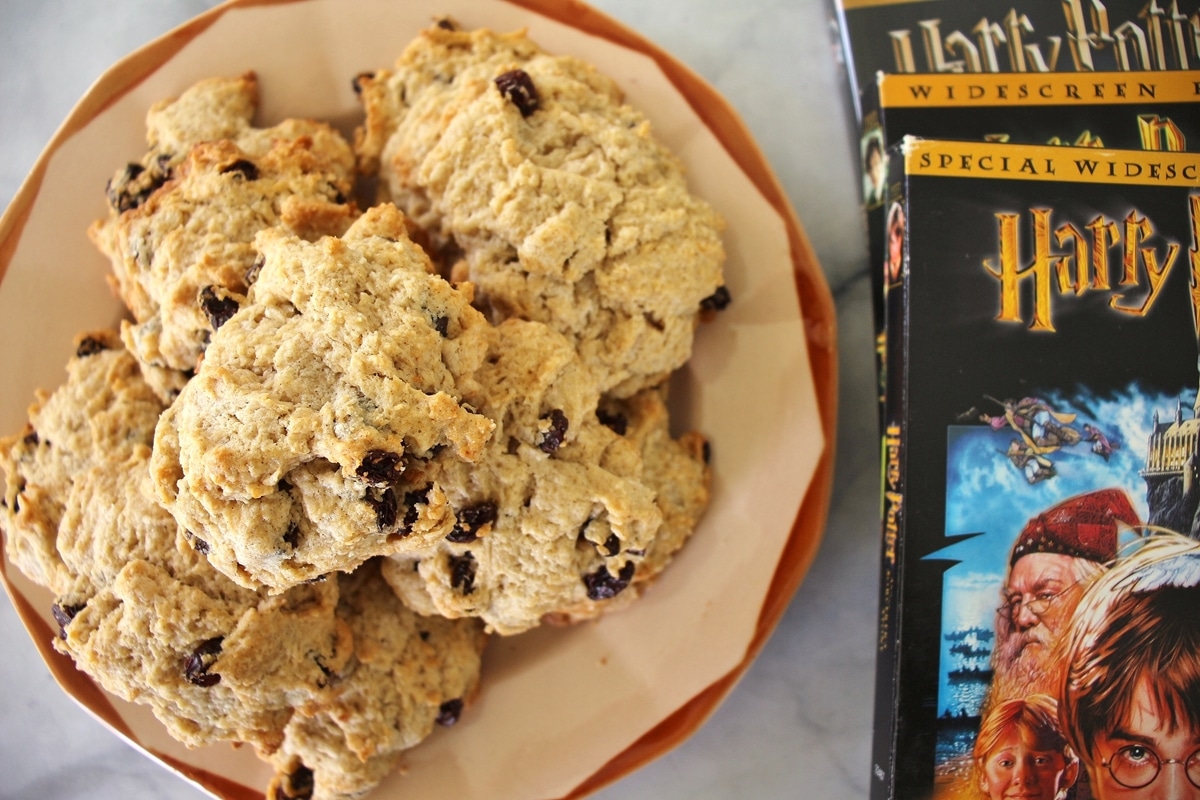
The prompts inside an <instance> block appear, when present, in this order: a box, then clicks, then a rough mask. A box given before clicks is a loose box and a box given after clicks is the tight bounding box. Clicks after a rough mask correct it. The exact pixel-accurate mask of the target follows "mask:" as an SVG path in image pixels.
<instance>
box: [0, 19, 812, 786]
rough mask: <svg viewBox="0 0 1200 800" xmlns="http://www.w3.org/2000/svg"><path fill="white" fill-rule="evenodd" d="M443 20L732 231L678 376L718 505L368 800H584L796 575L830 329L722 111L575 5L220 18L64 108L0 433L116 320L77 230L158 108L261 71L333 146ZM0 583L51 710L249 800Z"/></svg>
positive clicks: (486, 687) (123, 67) (738, 644)
mask: <svg viewBox="0 0 1200 800" xmlns="http://www.w3.org/2000/svg"><path fill="white" fill-rule="evenodd" d="M444 15H449V16H451V17H453V18H454V19H456V20H457V21H458V22H459V23H460V24H462V25H463V26H464V27H468V28H473V27H490V28H493V29H495V30H513V29H517V28H522V27H525V28H528V30H529V33H530V35H531V36H532V37H533V38H534V39H535V40H536V41H538V42H539V43H540V44H541V45H542V46H543V47H544V48H546V49H548V50H550V51H552V52H561V53H570V54H573V55H576V56H579V57H582V58H584V59H585V60H588V61H591V62H592V63H594V64H596V65H597V66H598V67H599V68H600V69H601V70H602V71H604V72H606V73H608V74H609V75H611V76H613V77H614V78H616V80H617V81H618V82H619V83H620V84H621V86H622V87H624V89H625V91H626V93H627V98H628V101H629V102H630V103H631V104H633V105H634V106H636V107H638V108H640V109H642V110H644V111H645V112H646V113H647V114H648V116H649V117H650V119H651V121H652V123H653V125H654V127H655V129H656V130H657V133H658V135H659V136H661V137H662V138H663V139H664V140H665V141H666V142H667V143H668V145H669V146H670V147H671V148H672V149H674V151H675V152H676V153H678V154H679V155H680V156H681V157H682V158H683V160H684V162H685V163H686V165H687V167H688V174H689V179H690V182H691V185H692V188H693V190H694V191H696V192H697V193H698V194H700V195H701V196H703V197H705V198H706V199H707V200H709V201H710V202H712V203H713V204H714V205H715V206H716V207H717V209H718V210H719V211H720V212H721V213H722V214H723V215H724V216H725V218H726V219H727V221H728V230H727V233H726V247H727V249H728V252H729V261H728V264H727V267H726V270H727V276H728V285H729V287H730V289H731V291H732V294H733V298H734V302H733V304H732V305H731V306H730V308H729V309H728V310H726V311H725V312H724V313H722V314H721V315H720V317H719V319H718V320H717V321H716V322H715V323H713V324H710V325H706V326H703V327H702V328H701V330H700V331H699V334H698V339H697V344H696V355H695V357H694V359H693V360H692V362H691V363H690V364H689V365H688V366H687V367H686V368H685V369H684V370H683V371H682V372H681V373H680V374H679V375H678V376H677V378H676V385H677V390H676V391H677V393H676V399H677V401H679V402H678V405H679V408H678V411H677V413H679V414H680V415H681V419H679V420H678V423H679V425H680V427H682V426H689V427H694V428H696V429H698V430H700V431H702V432H704V433H705V434H707V435H708V436H709V437H710V439H711V442H712V447H713V453H714V461H713V463H714V468H715V483H714V495H713V503H712V506H711V509H710V510H709V512H708V514H707V516H706V517H705V519H704V521H703V523H702V524H701V526H700V529H699V530H698V532H697V534H696V536H695V537H694V539H693V540H692V541H691V542H690V543H689V544H688V546H687V547H686V548H685V550H684V551H683V552H682V553H681V554H680V556H679V557H678V559H677V560H676V562H675V563H674V564H673V565H672V566H671V567H670V568H669V569H668V570H667V572H666V573H665V574H664V575H663V577H662V578H661V579H660V580H659V582H658V583H657V584H656V585H655V586H654V587H652V589H651V590H650V591H649V592H648V593H647V595H646V596H645V597H644V598H642V599H641V600H639V601H638V603H636V604H635V605H634V606H633V607H632V608H630V609H629V610H628V611H625V612H622V613H618V614H613V615H611V616H609V617H607V618H604V619H602V620H601V621H599V622H597V623H589V624H584V625H580V626H576V627H574V628H570V629H561V628H556V629H540V630H537V631H534V632H532V633H529V634H526V635H522V636H520V637H516V638H512V639H503V640H502V639H494V640H493V643H492V645H491V647H490V650H489V652H488V653H487V656H486V661H485V671H484V682H483V689H482V693H481V696H480V698H479V701H478V703H477V704H476V705H475V706H473V707H472V708H471V709H470V711H469V713H468V714H466V715H465V716H464V719H463V720H462V722H460V724H459V725H457V726H456V727H455V728H453V729H450V730H439V731H438V732H437V733H435V735H434V736H433V737H432V738H431V739H430V740H428V741H427V742H425V743H424V744H422V745H421V746H419V747H417V748H415V749H414V750H412V751H411V752H410V753H409V754H408V755H407V756H406V758H405V768H404V769H403V770H401V771H398V772H397V773H396V774H394V775H393V776H392V777H391V778H390V779H389V780H388V781H387V782H386V783H385V784H384V785H383V786H382V787H381V789H380V790H379V791H378V793H377V794H376V795H374V796H376V797H380V798H391V797H394V798H399V797H454V798H456V800H471V798H487V800H506V799H507V798H513V799H514V800H516V799H517V798H521V799H524V798H533V799H539V800H540V799H541V798H560V797H578V796H583V795H585V794H587V793H589V792H591V791H593V790H595V789H596V788H598V787H600V786H602V785H604V784H606V783H608V782H611V781H612V780H615V779H616V778H618V777H620V776H622V775H624V774H626V773H628V772H629V771H630V770H632V769H635V768H637V767H638V766H639V765H641V764H643V763H645V762H646V761H648V760H650V759H652V758H654V757H656V756H658V755H660V754H661V753H663V752H665V751H666V750H667V749H669V748H670V747H671V746H673V745H675V744H677V743H679V742H680V741H682V740H683V739H684V738H686V736H688V735H689V734H690V733H691V732H692V731H694V730H695V729H696V728H697V727H698V726H699V725H700V724H701V723H702V722H703V721H704V719H705V718H706V717H707V716H708V714H709V713H711V712H712V711H713V710H714V709H715V708H716V706H717V704H718V703H719V702H720V700H721V699H722V698H723V697H724V696H725V694H726V693H727V692H728V691H729V689H730V688H731V687H732V686H733V684H734V683H735V682H736V680H737V678H738V677H739V676H740V675H741V674H742V672H743V671H744V670H745V668H746V667H747V666H748V665H749V663H750V661H751V660H752V658H753V657H754V655H755V654H756V653H757V652H758V650H759V648H760V647H761V646H762V644H763V642H764V641H765V640H766V638H767V636H768V635H769V634H770V631H771V630H772V628H773V627H774V625H775V623H776V622H777V621H778V619H779V617H780V615H781V614H782V613H783V610H784V608H785V607H786V605H787V603H788V601H789V599H790V598H791V595H792V593H793V592H794V590H795V588H796V587H797V586H798V585H799V583H800V580H801V579H802V577H803V575H804V572H805V570H806V569H807V568H808V565H809V563H810V562H811V560H812V557H813V555H814V554H815V551H816V548H817V544H818V542H819V540H820V537H821V533H822V529H823V526H824V522H825V515H826V511H827V508H828V502H829V486H830V482H831V479H832V461H833V441H832V432H833V430H834V414H835V395H836V375H835V364H836V344H835V338H836V336H835V330H836V328H835V321H834V312H833V304H832V301H831V299H830V297H829V293H828V289H827V287H826V285H825V282H824V279H823V277H822V275H821V272H820V269H819V267H818V265H817V263H816V260H815V258H814V256H813V254H812V252H811V250H810V249H809V246H808V243H807V240H806V239H805V237H804V233H803V231H802V230H801V227H800V224H799V222H798V221H797V220H796V218H795V216H794V214H793V212H792V210H791V208H790V206H789V205H788V203H787V200H786V198H785V197H784V196H783V193H782V191H781V190H780V188H779V185H778V183H777V182H776V180H775V178H774V176H773V174H772V173H771V171H770V168H769V167H768V166H767V164H766V163H765V161H764V160H763V157H762V155H761V153H760V152H759V150H758V148H757V146H756V145H755V144H754V142H753V141H752V139H751V137H750V135H749V134H748V133H747V132H746V130H745V128H744V126H743V125H742V123H741V122H740V120H739V119H738V118H737V116H736V114H735V113H734V112H733V111H732V110H731V109H730V107H729V106H728V104H727V103H726V102H725V101H724V100H723V99H722V98H720V97H719V96H718V95H717V94H716V93H715V92H714V91H713V90H712V89H711V87H709V86H708V85H707V84H705V83H704V82H703V81H701V80H700V79H699V78H697V77H696V76H694V75H693V74H692V73H691V72H690V71H689V70H687V69H686V68H685V67H683V66H682V65H680V64H679V63H678V62H677V61H675V60H674V59H673V58H671V57H670V56H669V55H667V54H666V53H664V52H662V51H661V50H659V49H658V48H657V47H655V46H654V45H652V44H651V43H649V42H646V41H644V40H642V39H641V38H640V37H638V36H637V35H636V34H634V33H633V32H631V31H629V30H628V29H627V28H624V27H622V26H621V25H619V24H618V23H616V22H614V21H612V20H611V19H609V18H607V17H605V16H603V15H601V14H599V13H598V12H596V11H595V10H593V9H591V8H589V7H587V6H584V5H583V4H581V3H578V2H561V1H559V0H512V1H510V2H506V1H505V0H439V2H436V3H435V2H426V0H407V1H406V2H402V3H401V2H395V0H307V2H274V3H255V2H232V3H227V4H226V5H223V6H220V7H218V8H216V9H214V10H213V11H211V12H209V13H207V14H205V15H203V16H201V17H198V18H197V19H196V20H193V21H192V22H191V23H188V24H187V25H185V26H183V27H181V28H180V29H178V30H176V31H175V32H173V33H172V34H169V35H167V36H165V37H163V38H162V39H159V40H157V41H156V42H154V43H152V44H150V45H148V46H147V47H146V48H143V49H142V50H139V51H137V52H135V53H133V54H132V55H130V56H129V57H127V58H126V59H124V60H123V61H121V62H119V63H118V64H117V65H115V66H114V67H113V68H112V69H111V70H109V72H107V73H106V74H105V75H104V76H103V77H102V78H101V80H100V81H98V82H97V84H96V85H95V86H94V87H93V88H92V89H91V90H90V91H89V93H88V94H87V95H86V96H85V97H84V98H83V99H82V100H81V101H80V103H79V105H78V106H77V107H76V109H75V110H74V111H73V112H72V114H71V116H70V117H69V118H68V119H67V121H66V122H65V123H64V124H63V126H62V128H61V129H60V130H59V132H58V133H57V134H56V136H55V138H54V139H53V140H52V141H51V143H50V144H49V145H48V147H47V149H46V151H45V153H44V154H43V155H42V157H41V159H40V160H39V161H38V163H37V165H36V166H35V168H34V170H33V172H32V173H31V175H30V176H29V178H28V179H27V180H26V182H25V184H24V185H23V186H22V188H21V190H20V192H19V193H18V194H17V197H16V199H15V200H14V201H13V204H12V206H11V207H10V208H9V209H8V210H7V212H6V213H5V215H4V216H3V217H2V218H0V280H2V282H0V342H3V344H4V347H2V348H0V375H4V376H5V389H4V391H3V395H2V396H0V430H2V431H4V432H6V433H9V432H16V431H17V430H19V429H20V426H21V425H22V424H23V422H24V420H25V409H26V407H27V406H28V404H29V402H30V401H31V400H32V398H33V395H34V391H35V389H37V388H39V387H43V388H47V389H49V388H53V387H54V386H56V385H58V384H59V383H60V382H61V381H62V379H63V376H64V372H63V365H64V364H65V363H66V360H67V358H68V356H69V354H70V350H71V340H72V337H73V336H74V335H75V334H76V333H78V332H80V331H82V330H85V329H89V328H95V327H103V326H110V325H114V324H115V323H116V321H117V320H118V319H119V318H120V317H121V313H122V309H121V306H120V304H119V302H118V301H116V300H115V299H114V298H113V296H112V295H111V294H110V293H109V291H108V288H107V287H106V285H105V273H106V269H107V264H106V262H105V260H104V259H103V258H102V257H101V256H100V255H99V253H97V252H96V251H95V250H94V249H93V247H92V246H91V244H90V243H89V242H88V240H87V237H86V235H85V230H86V228H87V226H88V224H89V223H90V222H91V221H92V220H93V219H96V218H99V217H101V216H102V215H104V214H105V206H104V196H103V189H104V185H105V181H106V180H107V179H108V177H109V176H110V175H111V174H112V173H113V172H114V171H115V170H116V169H118V168H120V167H121V166H122V165H123V164H124V163H125V162H127V161H130V160H136V159H137V158H138V157H139V156H140V155H141V153H142V151H143V149H144V116H145V112H146V109H147V108H148V107H149V106H150V104H151V103H152V102H154V101H156V100H159V99H161V98H166V97H171V96H174V95H176V94H178V93H179V92H180V91H181V90H183V89H184V88H186V87H187V86H189V85H191V84H192V83H193V82H195V81H196V80H199V79H201V78H204V77H209V76H213V75H236V74H240V73H242V72H244V71H247V70H254V71H255V72H256V73H257V74H258V76H259V83H260V89H261V95H262V106H261V109H260V116H259V119H258V120H257V123H258V124H260V125H270V124H273V123H275V122H277V121H279V120H280V119H282V118H284V117H287V116H311V117H317V118H322V119H326V120H330V121H333V122H335V123H336V124H338V125H339V126H341V127H342V128H343V129H344V130H346V131H347V132H348V131H350V130H352V128H353V126H354V125H355V124H356V122H357V120H358V119H359V113H360V112H359V107H358V104H357V102H356V99H355V96H354V94H353V92H352V90H351V78H352V77H353V76H354V75H355V74H357V73H359V72H362V71H367V70H372V69H375V68H379V67H386V66H390V65H391V64H392V63H393V61H394V60H395V58H396V57H397V56H398V55H399V53H400V50H401V49H402V48H403V46H404V45H405V44H406V43H407V42H408V41H409V40H410V39H411V38H412V37H413V36H414V35H415V34H416V33H417V31H418V30H419V29H421V28H423V27H425V26H426V25H428V24H429V23H430V22H431V20H432V19H433V18H434V17H435V16H444ZM3 567H4V579H5V585H6V588H7V589H8V592H9V596H10V598H11V599H12V601H13V603H14V605H15V606H16V607H17V610H18V612H19V613H20V614H21V616H22V619H23V620H24V622H25V624H26V625H27V627H28V628H29V631H30V635H31V636H32V638H33V640H34V642H35V644H36V646H37V647H38V648H39V650H40V652H41V653H42V655H43V657H44V658H45V659H46V662H47V665H48V666H49V668H50V669H51V670H52V672H53V673H54V675H55V677H56V679H57V680H58V681H59V683H60V684H61V685H62V686H63V688H64V689H65V690H66V691H67V692H69V693H70V694H71V695H72V696H73V697H75V698H76V699H77V700H79V702H80V703H82V704H83V705H84V706H85V707H86V708H88V709H89V710H90V711H91V712H92V713H94V714H95V715H96V716H98V717H99V718H100V719H102V720H103V721H104V722H105V723H106V724H107V725H108V726H109V727H111V728H112V729H113V730H114V731H115V732H117V733H118V734H119V735H121V736H124V737H126V738H127V739H129V740H130V741H131V742H132V743H133V744H134V745H135V746H137V747H139V748H141V749H142V750H144V751H146V752H147V753H149V754H150V755H151V756H152V757H154V758H157V759H159V760H160V761H162V762H163V763H164V764H166V765H167V766H169V767H171V768H173V769H176V770H177V771H179V772H180V773H181V774H182V775H184V776H185V777H186V778H187V779H189V780H191V781H193V782H195V783H196V784H197V785H199V786H201V787H202V788H204V789H206V790H208V791H209V792H211V793H213V794H214V795H217V796H221V797H229V798H233V797H238V798H240V797H255V796H261V792H262V790H263V788H264V787H265V785H266V783H267V780H268V778H269V771H268V770H267V769H266V767H265V766H264V765H262V764H261V763H260V762H259V761H258V759H257V758H256V757H255V756H254V755H253V754H252V753H251V752H249V750H248V749H247V748H242V749H234V748H232V747H228V746H219V747H211V748H205V749H200V750H193V751H189V750H187V749H186V748H184V747H182V746H180V745H178V744H176V743H175V742H174V741H173V740H171V739H170V738H169V737H168V736H167V735H166V733H165V731H164V729H163V728H162V726H161V725H160V724H159V723H158V722H157V720H155V719H154V718H153V717H152V716H151V715H150V713H149V712H148V711H146V710H145V709H144V708H143V707H140V706H135V705H131V704H129V703H125V702H123V701H120V700H118V699H116V698H113V697H112V696H110V695H107V694H105V693H104V692H103V691H101V690H99V689H98V688H96V686H95V685H94V684H93V683H92V682H91V681H90V680H89V679H87V678H86V677H85V676H83V675H82V673H79V672H78V671H76V670H75V668H74V666H73V665H72V663H71V662H70V661H69V659H66V658H64V657H62V656H59V655H58V654H57V653H55V652H54V650H53V649H52V647H51V646H50V641H51V639H52V637H53V626H52V622H51V618H50V614H49V609H50V604H51V601H52V598H51V596H50V595H49V594H48V593H47V592H45V591H44V590H42V589H40V588H39V587H36V586H34V585H32V584H30V583H29V582H28V581H27V580H25V578H24V576H22V575H21V574H20V573H19V572H18V571H17V570H16V569H15V568H14V567H13V566H12V565H11V564H10V563H9V562H8V561H4V562H3Z"/></svg>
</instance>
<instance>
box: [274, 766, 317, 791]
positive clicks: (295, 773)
mask: <svg viewBox="0 0 1200 800" xmlns="http://www.w3.org/2000/svg"><path fill="white" fill-rule="evenodd" d="M279 790H280V791H281V792H283V794H282V795H278V796H277V800H312V796H313V792H314V791H315V790H316V782H315V781H314V780H313V771H312V770H311V769H309V768H308V767H306V766H304V765H303V764H300V765H298V766H297V767H296V768H295V769H294V770H292V771H291V773H289V774H288V775H286V776H284V778H283V780H282V782H281V785H280V787H279Z"/></svg>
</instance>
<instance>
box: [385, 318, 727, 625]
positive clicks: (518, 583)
mask: <svg viewBox="0 0 1200 800" xmlns="http://www.w3.org/2000/svg"><path fill="white" fill-rule="evenodd" d="M497 333H498V337H497V342H496V346H495V349H494V351H493V352H492V353H491V354H490V355H489V357H488V358H487V360H486V362H485V363H484V365H483V366H482V367H481V369H480V372H479V381H478V385H479V394H478V396H471V395H468V399H470V400H471V402H472V404H473V405H474V406H475V407H477V408H478V409H479V411H480V412H481V413H483V414H485V415H487V416H488V417H489V418H491V419H492V420H493V421H494V422H495V423H496V430H495V433H494V435H493V437H492V439H491V440H490V441H489V443H488V445H487V447H486V448H485V450H484V453H483V455H482V456H481V457H480V459H479V460H478V461H477V462H475V463H472V464H466V463H463V462H454V461H442V462H439V463H437V464H435V465H433V466H432V468H431V475H432V476H433V478H434V480H435V482H436V483H437V485H439V486H440V487H441V488H442V490H443V491H444V492H445V493H446V498H447V501H448V503H449V504H450V505H451V506H452V507H454V508H455V509H457V522H456V524H455V526H454V529H453V530H452V531H451V532H450V534H449V535H448V536H446V537H445V538H444V539H442V540H441V541H440V542H439V543H437V544H436V546H434V547H430V548H426V549H424V550H406V551H404V552H402V553H398V554H396V555H394V556H392V557H391V558H389V559H388V560H386V561H385V562H384V569H383V574H384V577H385V578H386V579H387V581H388V583H390V584H391V585H392V587H393V588H394V589H395V590H396V592H397V593H398V594H399V595H400V596H401V597H402V598H403V599H404V601H405V602H406V603H407V604H408V605H410V606H412V607H413V608H415V609H417V610H419V611H421V612H422V613H426V614H442V615H445V616H448V617H479V618H481V619H482V620H483V621H484V622H485V623H487V626H488V630H490V631H493V632H495V633H500V634H514V633H520V632H521V631H524V630H527V629H529V628H532V627H534V626H536V625H538V624H540V623H542V622H544V621H552V622H563V621H575V620H580V619H586V618H591V617H595V616H598V615H600V614H602V613H605V612H607V611H611V610H613V609H614V608H618V607H623V606H624V605H626V604H627V603H628V602H629V601H630V600H632V599H633V598H635V597H636V596H637V595H638V594H639V592H640V590H641V588H642V587H644V586H645V585H647V584H648V582H649V581H650V580H651V579H652V578H653V577H654V576H655V575H657V574H658V572H660V571H661V570H662V568H663V567H664V566H666V564H667V563H668V562H669V561H670V559H671V557H672V556H673V555H674V553H675V552H676V551H677V550H678V549H679V548H680V547H682V546H683V544H684V542H685V541H686V540H687V538H688V537H689V536H690V535H691V533H692V532H693V531H694V530H695V527H696V523H697V521H698V519H699V517H700V514H701V513H702V512H703V510H704V508H705V507H706V506H707V504H708V482H709V480H708V466H707V464H706V463H705V459H704V453H703V440H702V439H701V438H700V437H699V436H698V435H696V434H687V435H685V436H684V437H681V438H680V439H679V440H674V439H672V438H671V435H670V432H669V431H668V428H667V410H666V405H665V402H664V398H663V396H662V393H661V391H660V390H657V389H647V390H644V391H643V392H641V393H639V394H637V395H635V396H633V397H632V398H627V399H625V400H620V401H615V400H610V401H607V402H606V403H605V404H604V406H603V407H602V408H598V406H597V400H598V398H597V392H596V388H595V386H594V384H593V382H592V379H591V374H590V372H589V371H588V370H587V369H586V368H585V367H584V366H583V364H582V362H581V361H580V359H579V357H578V355H577V354H576V353H575V352H574V350H573V349H572V348H571V345H570V342H569V341H568V340H567V339H566V338H565V337H564V336H562V335H561V334H559V333H557V332H555V331H553V330H551V329H550V328H548V327H547V326H546V325H544V324H542V323H537V322H527V321H521V320H507V321H505V322H504V323H501V325H500V326H499V327H498V331H497Z"/></svg>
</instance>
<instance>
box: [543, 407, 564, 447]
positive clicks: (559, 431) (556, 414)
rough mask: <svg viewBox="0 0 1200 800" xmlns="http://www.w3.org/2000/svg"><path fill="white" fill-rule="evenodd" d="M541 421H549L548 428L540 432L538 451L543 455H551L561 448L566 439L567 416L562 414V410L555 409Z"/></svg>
mask: <svg viewBox="0 0 1200 800" xmlns="http://www.w3.org/2000/svg"><path fill="white" fill-rule="evenodd" d="M542 419H544V420H547V421H549V423H550V427H548V428H547V429H546V430H544V431H542V438H541V441H539V442H538V449H539V450H541V451H542V452H543V453H553V452H554V451H556V450H558V448H559V447H561V446H562V443H563V439H565V438H567V415H566V414H564V413H563V412H562V409H558V408H556V409H554V410H552V411H551V412H550V413H548V414H545V415H543V416H542Z"/></svg>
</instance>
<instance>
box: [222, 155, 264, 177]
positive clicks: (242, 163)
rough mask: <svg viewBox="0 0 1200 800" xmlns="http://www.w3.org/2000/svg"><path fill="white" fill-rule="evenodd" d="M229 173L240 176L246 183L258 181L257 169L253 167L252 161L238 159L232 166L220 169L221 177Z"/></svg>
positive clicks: (227, 165)
mask: <svg viewBox="0 0 1200 800" xmlns="http://www.w3.org/2000/svg"><path fill="white" fill-rule="evenodd" d="M230 173H233V174H234V175H240V176H242V178H244V179H245V180H248V181H256V180H258V167H257V166H255V165H254V162H253V161H248V160H246V159H244V158H239V159H238V160H237V161H234V162H233V163H232V164H226V165H225V166H223V167H221V174H222V175H228V174H230Z"/></svg>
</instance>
